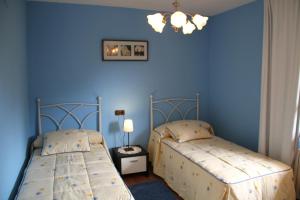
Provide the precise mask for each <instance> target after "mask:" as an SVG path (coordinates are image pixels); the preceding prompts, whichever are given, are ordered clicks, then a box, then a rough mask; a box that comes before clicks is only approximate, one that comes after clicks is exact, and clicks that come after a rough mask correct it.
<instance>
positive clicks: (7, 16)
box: [0, 0, 30, 199]
mask: <svg viewBox="0 0 300 200" xmlns="http://www.w3.org/2000/svg"><path fill="white" fill-rule="evenodd" d="M27 92H28V91H27V67H26V7H25V1H22V0H10V1H7V5H6V4H5V3H4V1H0V122H1V125H0V141H1V145H0V160H1V164H0V180H1V181H0V199H7V198H8V197H9V196H10V193H11V191H12V189H13V187H14V184H15V182H16V180H17V177H18V175H19V172H20V169H21V168H22V165H23V162H24V160H25V157H26V147H27V141H28V138H29V136H30V135H29V131H28V130H29V127H28V124H29V123H28V116H29V113H28V93H27Z"/></svg>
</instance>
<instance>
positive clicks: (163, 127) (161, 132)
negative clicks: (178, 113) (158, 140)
mask: <svg viewBox="0 0 300 200" xmlns="http://www.w3.org/2000/svg"><path fill="white" fill-rule="evenodd" d="M168 124H170V123H165V124H162V125H160V126H158V127H156V128H155V129H154V131H155V132H157V133H158V134H159V135H160V137H162V138H165V137H171V135H170V134H169V133H167V132H166V127H167V125H168Z"/></svg>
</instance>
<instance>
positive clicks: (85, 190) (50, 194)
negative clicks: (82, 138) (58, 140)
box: [17, 144, 132, 200]
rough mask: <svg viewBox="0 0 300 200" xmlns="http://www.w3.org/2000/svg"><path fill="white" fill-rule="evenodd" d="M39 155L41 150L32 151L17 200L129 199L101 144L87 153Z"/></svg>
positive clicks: (130, 197)
mask: <svg viewBox="0 0 300 200" xmlns="http://www.w3.org/2000/svg"><path fill="white" fill-rule="evenodd" d="M40 154H41V150H40V149H37V150H35V152H34V155H33V157H32V159H31V162H30V165H29V166H28V168H27V170H26V174H25V177H24V180H23V183H22V186H21V188H20V190H19V193H18V196H17V199H19V200H23V199H24V200H29V199H30V200H31V199H34V200H35V199H36V200H39V199H49V200H50V199H51V200H62V199H64V200H69V199H70V200H71V199H72V200H76V199H80V200H100V199H101V200H106V199H107V200H111V199H115V200H129V199H132V196H131V194H130V192H129V191H128V189H127V187H126V186H125V184H124V183H123V181H122V179H121V177H120V176H119V174H118V172H117V171H116V169H115V168H114V165H113V163H112V162H111V160H110V158H109V156H108V154H107V153H106V150H105V148H104V147H103V146H102V145H100V144H91V151H90V152H73V153H63V154H55V155H49V156H40Z"/></svg>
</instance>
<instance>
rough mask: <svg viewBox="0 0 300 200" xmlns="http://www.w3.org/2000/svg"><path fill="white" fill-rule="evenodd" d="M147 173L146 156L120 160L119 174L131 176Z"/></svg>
mask: <svg viewBox="0 0 300 200" xmlns="http://www.w3.org/2000/svg"><path fill="white" fill-rule="evenodd" d="M145 171H147V159H146V156H136V157H128V158H122V159H121V173H122V174H132V173H138V172H145Z"/></svg>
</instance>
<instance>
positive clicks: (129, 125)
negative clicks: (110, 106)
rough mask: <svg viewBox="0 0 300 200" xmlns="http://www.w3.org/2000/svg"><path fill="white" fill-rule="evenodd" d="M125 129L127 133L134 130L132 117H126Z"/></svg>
mask: <svg viewBox="0 0 300 200" xmlns="http://www.w3.org/2000/svg"><path fill="white" fill-rule="evenodd" d="M123 131H124V132H127V133H131V132H133V122H132V119H125V120H124V126H123Z"/></svg>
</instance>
